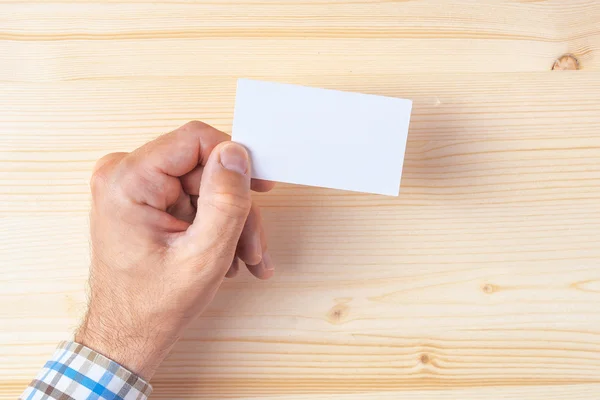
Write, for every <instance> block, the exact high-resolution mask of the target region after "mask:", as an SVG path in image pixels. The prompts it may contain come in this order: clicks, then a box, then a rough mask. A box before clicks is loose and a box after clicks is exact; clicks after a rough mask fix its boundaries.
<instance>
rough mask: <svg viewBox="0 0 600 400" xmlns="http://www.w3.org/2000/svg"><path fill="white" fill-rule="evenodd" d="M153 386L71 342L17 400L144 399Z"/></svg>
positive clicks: (64, 344) (106, 359) (59, 351)
mask: <svg viewBox="0 0 600 400" xmlns="http://www.w3.org/2000/svg"><path fill="white" fill-rule="evenodd" d="M151 392H152V386H150V384H148V383H147V382H146V381H144V380H143V379H142V378H140V377H138V376H137V375H135V374H133V373H132V372H130V371H128V370H127V369H125V368H123V367H122V366H120V365H119V364H117V363H116V362H114V361H112V360H110V359H108V358H106V357H104V356H103V355H101V354H98V353H96V352H95V351H93V350H91V349H89V348H87V347H85V346H83V345H81V344H78V343H74V342H63V343H61V344H60V345H59V346H58V348H57V349H56V352H55V353H54V355H53V356H52V358H51V359H50V360H49V361H48V362H47V363H46V365H44V368H43V369H42V370H41V371H40V373H39V374H38V376H37V377H36V378H35V379H34V380H33V381H32V382H31V384H30V385H29V387H28V388H27V389H26V390H25V392H23V394H22V395H21V397H19V398H20V399H23V400H40V399H56V400H70V399H76V400H79V399H92V400H97V399H107V400H134V399H144V400H145V399H147V398H148V396H149V395H150V393H151Z"/></svg>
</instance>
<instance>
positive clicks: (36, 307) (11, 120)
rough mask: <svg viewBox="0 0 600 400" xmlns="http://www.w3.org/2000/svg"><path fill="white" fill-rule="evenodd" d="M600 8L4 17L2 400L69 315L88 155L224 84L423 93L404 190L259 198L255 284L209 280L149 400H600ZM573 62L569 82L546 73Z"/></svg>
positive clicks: (235, 4) (312, 1) (169, 5)
mask: <svg viewBox="0 0 600 400" xmlns="http://www.w3.org/2000/svg"><path fill="white" fill-rule="evenodd" d="M599 16H600V3H598V2H595V1H589V0H576V1H569V2H564V1H558V0H551V1H544V2H539V1H529V0H520V1H517V0H514V1H505V2H499V1H492V0H486V1H467V0H460V1H455V2H452V4H450V3H448V2H444V1H441V0H427V1H387V0H385V1H374V0H345V1H340V2H332V1H329V0H309V1H287V2H282V1H280V0H260V1H254V0H224V1H212V2H195V1H187V0H183V1H181V0H168V1H164V2H160V3H148V2H146V1H142V0H139V1H138V0H128V1H125V2H123V1H116V0H115V1H108V2H103V3H99V2H91V1H81V2H76V3H64V2H56V1H54V0H41V1H36V2H26V1H20V0H0V54H2V56H1V62H0V72H1V74H0V260H1V262H2V274H0V326H1V327H2V328H3V329H0V397H1V398H14V397H16V396H18V394H19V393H21V391H22V390H23V388H24V387H25V385H27V383H28V382H29V380H30V379H31V378H32V376H33V375H34V374H35V373H36V372H37V370H38V368H39V367H41V365H42V364H43V362H44V361H45V359H46V358H47V357H48V356H49V354H50V353H51V352H52V350H53V348H54V346H55V345H56V343H57V342H58V341H60V340H64V339H65V338H68V337H69V336H70V334H71V332H72V331H73V330H74V329H75V327H76V326H77V325H78V323H79V320H80V318H81V315H82V314H83V311H84V308H85V300H86V294H85V280H86V277H87V268H88V265H89V254H88V247H89V243H88V217H87V213H88V209H89V191H88V186H87V182H88V179H89V174H90V170H91V168H92V166H93V163H94V161H95V160H96V159H97V158H98V157H100V156H101V155H103V154H105V153H108V152H112V151H129V150H132V149H134V148H136V147H137V146H139V145H141V144H142V143H144V142H146V141H148V140H151V139H152V138H154V137H156V136H157V135H159V134H161V133H164V132H166V131H168V130H170V129H173V128H175V127H177V126H179V125H181V124H183V123H184V122H186V121H188V120H190V119H200V120H204V121H206V122H209V123H211V124H213V125H215V126H216V127H218V128H219V129H222V130H224V131H226V132H229V131H230V128H231V120H232V116H233V114H232V113H233V103H234V95H235V82H236V78H237V77H240V76H244V77H250V78H258V79H269V80H279V81H284V82H289V83H298V84H304V85H312V86H319V87H327V88H333V89H340V90H350V91H359V92H365V93H373V94H381V95H388V96H399V97H407V98H411V99H413V100H414V114H413V118H412V121H411V127H410V134H409V143H408V149H407V155H406V161H405V170H404V176H403V183H402V190H401V195H400V196H399V197H397V198H389V197H380V196H370V195H363V194H354V193H348V192H339V191H332V190H325V189H316V188H308V187H299V186H292V185H280V186H279V187H278V188H277V189H276V190H275V191H274V192H273V193H271V194H269V195H258V196H257V197H256V200H257V202H258V203H259V204H260V205H261V206H262V208H263V210H264V212H263V214H264V217H265V221H266V226H267V228H268V232H269V239H270V245H271V249H272V250H271V252H272V255H273V258H274V259H275V261H276V262H277V271H276V276H275V278H274V279H273V280H272V281H269V282H259V281H256V280H254V279H252V278H251V277H250V276H249V274H248V273H242V274H241V276H240V277H238V278H236V279H234V280H229V281H227V282H226V283H225V285H224V287H223V290H222V291H221V292H220V293H219V295H218V297H217V299H216V301H215V302H214V303H213V304H212V306H211V307H210V308H209V310H208V311H207V312H206V313H205V314H204V315H203V316H202V317H201V318H200V319H199V320H198V321H197V322H196V323H195V324H194V325H193V326H192V327H191V329H190V330H189V331H188V332H187V333H186V335H185V337H184V338H183V340H182V341H181V342H180V343H179V344H178V345H177V346H176V348H175V350H174V352H173V354H172V355H171V356H170V358H169V359H168V360H167V361H166V362H165V364H164V365H163V366H162V368H161V370H160V371H159V373H158V375H157V376H156V378H155V380H154V381H153V383H154V385H155V394H154V396H153V398H157V399H161V398H164V399H185V398H204V399H216V398H238V399H247V400H250V399H262V398H273V399H280V400H313V399H338V400H355V399H364V398H369V399H397V398H411V399H412V398H414V399H454V398H461V399H481V398H500V397H502V398H514V399H523V400H539V399H542V398H543V399H546V398H552V399H574V400H577V399H586V400H587V399H590V400H591V399H596V398H597V397H598V396H597V393H598V391H599V390H600V311H599V310H598V307H597V304H598V303H599V301H600V247H599V246H598V240H597V238H598V233H599V232H600V202H599V200H600V164H599V163H598V160H599V159H600V136H599V135H598V133H599V132H600V71H599V70H600V64H599V61H598V60H600V58H599V57H598V56H597V54H598V51H599V49H600V31H599V30H598V24H597V22H598V20H599ZM566 52H571V53H574V54H575V55H576V56H577V57H578V58H579V60H580V62H581V66H582V69H583V70H582V71H575V72H574V71H568V72H558V71H549V69H550V68H551V66H552V63H553V61H554V59H555V58H556V57H558V56H560V55H561V54H563V53H566Z"/></svg>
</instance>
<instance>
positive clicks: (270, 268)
mask: <svg viewBox="0 0 600 400" xmlns="http://www.w3.org/2000/svg"><path fill="white" fill-rule="evenodd" d="M259 233H260V243H261V246H262V257H261V260H260V262H259V263H258V264H255V265H247V267H248V271H250V273H251V274H252V275H254V276H255V277H257V278H258V279H269V278H270V277H272V276H273V273H274V271H275V263H273V260H272V259H271V255H270V254H269V251H268V244H267V235H266V233H265V230H264V228H263V227H262V223H261V227H260V230H259Z"/></svg>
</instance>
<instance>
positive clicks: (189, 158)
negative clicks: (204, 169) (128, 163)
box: [131, 121, 229, 177]
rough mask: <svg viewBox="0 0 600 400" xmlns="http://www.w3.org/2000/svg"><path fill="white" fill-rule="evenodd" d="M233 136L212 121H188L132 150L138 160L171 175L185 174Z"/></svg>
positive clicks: (147, 166) (132, 155)
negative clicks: (213, 124)
mask: <svg viewBox="0 0 600 400" xmlns="http://www.w3.org/2000/svg"><path fill="white" fill-rule="evenodd" d="M228 139H229V136H228V135H226V134H225V133H223V132H221V131H219V130H217V129H215V128H213V127H212V126H210V125H207V124H204V123H202V122H198V121H192V122H188V123H187V124H185V125H183V126H182V127H180V128H177V129H175V130H174V131H173V132H170V133H167V134H166V135H163V136H160V137H159V138H157V139H156V140H153V141H152V142H149V143H147V144H145V145H144V146H142V147H140V148H139V149H137V150H135V151H134V152H133V153H131V158H132V159H133V160H135V162H134V164H137V165H139V166H140V167H142V168H146V169H149V170H156V171H160V172H161V173H164V174H167V175H170V176H176V177H179V176H182V175H185V174H186V173H188V172H190V171H191V170H193V169H194V168H195V167H196V166H197V165H199V164H200V165H203V164H205V163H206V161H207V160H208V157H209V155H210V153H211V151H212V150H213V149H214V148H215V146H216V145H217V144H219V143H221V142H223V141H225V140H228Z"/></svg>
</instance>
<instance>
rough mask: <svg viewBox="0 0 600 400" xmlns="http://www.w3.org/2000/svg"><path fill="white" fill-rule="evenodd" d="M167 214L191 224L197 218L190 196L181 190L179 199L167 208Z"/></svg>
mask: <svg viewBox="0 0 600 400" xmlns="http://www.w3.org/2000/svg"><path fill="white" fill-rule="evenodd" d="M167 212H168V213H169V214H171V215H172V216H174V217H175V218H177V219H180V220H182V221H185V222H187V223H189V224H191V223H192V222H193V221H194V217H195V216H196V207H194V206H193V205H192V201H191V199H190V195H189V194H187V193H186V192H184V191H183V189H181V191H180V193H179V198H178V199H177V200H176V201H175V203H174V204H173V205H171V206H169V207H168V208H167Z"/></svg>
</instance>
